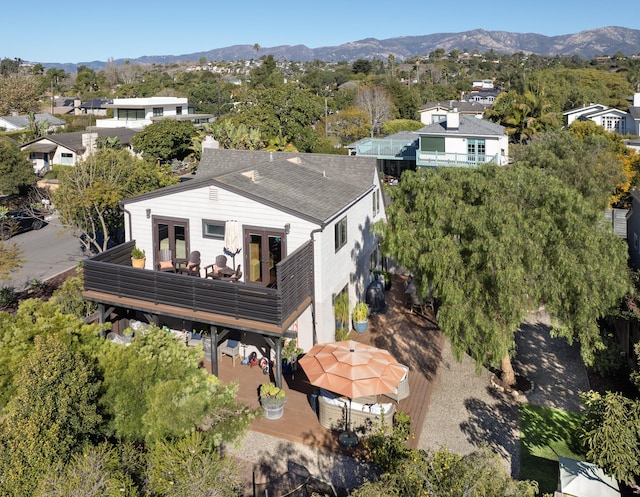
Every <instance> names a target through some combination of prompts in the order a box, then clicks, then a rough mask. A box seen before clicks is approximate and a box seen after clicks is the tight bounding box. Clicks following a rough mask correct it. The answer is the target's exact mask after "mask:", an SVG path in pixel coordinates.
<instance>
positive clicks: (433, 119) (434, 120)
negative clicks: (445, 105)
mask: <svg viewBox="0 0 640 497" xmlns="http://www.w3.org/2000/svg"><path fill="white" fill-rule="evenodd" d="M446 118H447V115H446V114H431V124H434V123H439V122H440V121H444V120H445V119H446Z"/></svg>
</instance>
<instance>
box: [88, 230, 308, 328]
mask: <svg viewBox="0 0 640 497" xmlns="http://www.w3.org/2000/svg"><path fill="white" fill-rule="evenodd" d="M134 245H135V241H131V242H127V243H124V244H122V245H118V246H117V247H114V248H112V249H109V250H107V251H105V252H102V253H100V254H96V255H94V256H93V257H90V258H89V259H87V260H86V261H85V263H84V287H85V290H93V291H97V292H103V293H107V294H110V295H114V296H118V297H129V298H134V299H140V300H144V301H147V302H153V303H155V304H166V305H172V306H177V307H182V308H185V309H190V310H193V311H204V312H211V313H216V314H222V315H226V316H232V317H235V318H237V319H252V320H256V321H259V322H263V323H269V324H274V325H277V326H282V325H283V323H284V322H285V321H286V320H287V318H289V317H290V316H291V314H292V313H293V312H294V311H295V310H296V309H297V308H298V307H299V306H300V305H301V304H302V303H303V302H304V300H305V299H307V298H308V297H310V296H311V295H312V291H313V247H312V244H311V242H307V243H306V244H305V245H303V246H301V247H300V248H298V249H297V250H296V251H295V252H293V253H292V254H291V255H290V256H289V257H287V258H286V259H283V260H282V261H281V262H280V263H279V264H277V265H276V275H277V288H266V287H263V286H259V285H253V284H245V283H240V282H228V281H219V280H213V279H209V278H197V277H193V276H187V275H182V274H176V273H168V272H162V271H153V270H149V269H138V268H133V267H131V249H132V248H133V246H134Z"/></svg>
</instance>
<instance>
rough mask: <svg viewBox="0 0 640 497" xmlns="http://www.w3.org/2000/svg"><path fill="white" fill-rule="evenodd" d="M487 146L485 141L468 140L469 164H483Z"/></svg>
mask: <svg viewBox="0 0 640 497" xmlns="http://www.w3.org/2000/svg"><path fill="white" fill-rule="evenodd" d="M485 151H486V145H485V142H484V140H474V139H472V138H469V139H468V140H467V162H469V163H472V164H483V163H484V162H485V160H486V158H485Z"/></svg>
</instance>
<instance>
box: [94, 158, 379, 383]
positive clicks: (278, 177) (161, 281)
mask: <svg viewBox="0 0 640 497" xmlns="http://www.w3.org/2000/svg"><path fill="white" fill-rule="evenodd" d="M121 208H122V211H123V212H124V216H125V232H126V239H127V242H126V243H125V244H124V245H120V246H117V247H114V248H113V249H110V250H108V251H106V252H103V253H101V254H97V255H95V256H94V257H92V258H89V259H88V260H87V261H85V265H84V274H85V291H84V293H83V295H84V297H85V298H86V299H88V300H91V301H94V302H96V303H98V304H99V309H100V316H101V318H100V319H101V320H103V321H106V320H110V321H112V322H114V323H119V322H121V321H123V320H124V319H126V318H127V316H131V315H132V314H131V313H135V312H137V313H142V315H143V316H144V319H146V320H148V321H149V322H156V323H158V324H162V323H170V322H171V320H174V321H177V322H178V324H177V326H178V327H185V328H186V329H192V330H205V331H208V332H210V336H211V337H212V344H215V347H218V345H219V344H220V343H221V342H222V341H223V340H224V339H225V337H227V336H234V337H236V339H239V340H241V342H242V343H243V344H244V345H245V346H247V347H249V348H253V349H254V350H257V351H258V353H259V354H262V355H266V356H268V357H269V356H271V357H272V358H273V357H275V361H274V365H275V367H276V368H277V371H276V380H277V381H280V382H281V377H279V374H280V373H279V367H280V361H279V359H280V354H281V342H280V338H281V337H292V338H294V339H296V340H297V341H298V345H299V346H300V347H302V348H303V349H305V350H307V349H309V348H310V347H311V346H312V345H314V344H316V343H320V342H328V341H333V340H334V338H335V331H336V319H335V316H334V309H333V302H334V299H335V297H336V296H337V295H338V294H340V293H342V292H346V293H347V294H348V295H349V298H350V301H351V303H352V304H355V302H356V301H358V300H365V293H366V289H367V287H368V285H369V283H370V280H371V279H372V269H374V268H375V267H376V266H378V264H379V263H380V255H379V253H378V248H377V247H378V239H377V237H376V235H375V234H373V233H372V230H371V227H372V224H373V223H375V222H377V221H380V220H383V219H384V218H385V210H384V205H383V202H382V195H381V191H380V180H379V177H378V172H377V169H376V159H375V158H372V157H349V156H341V155H323V154H301V153H285V152H264V151H248V150H220V149H213V148H204V149H203V152H202V159H201V162H200V164H199V167H198V170H197V173H196V175H195V177H194V178H193V179H190V180H186V181H183V182H182V183H179V184H177V185H172V186H170V187H167V188H163V189H159V190H156V191H153V192H149V193H146V194H144V195H140V196H137V197H134V198H129V199H125V200H123V201H122V202H121ZM231 221H234V223H230V222H231ZM231 224H233V225H235V226H238V225H239V226H240V233H241V237H240V238H241V250H240V251H239V253H237V255H235V256H234V255H233V254H232V253H227V258H228V263H227V264H228V265H230V266H233V267H234V268H237V266H240V267H241V272H242V277H241V278H240V281H238V282H231V281H221V280H219V279H211V278H203V277H200V278H197V277H193V276H186V275H183V274H174V273H173V272H163V271H156V270H154V269H156V268H158V266H157V263H158V261H159V258H160V251H161V250H163V253H164V252H166V249H168V250H170V251H171V254H172V255H173V261H174V263H180V262H184V261H186V260H187V258H188V257H189V255H190V253H191V252H193V251H198V252H200V257H201V266H202V267H206V266H208V265H211V264H214V263H217V258H218V256H220V255H224V254H225V231H226V230H227V229H228V227H229V226H230V225H231ZM134 243H135V246H136V247H139V248H140V249H142V250H144V251H145V254H146V256H147V264H146V269H136V268H132V267H131V262H130V252H131V249H132V247H133V244H134ZM174 326H176V325H174ZM213 346H214V345H212V347H213ZM214 350H215V349H214ZM247 352H248V351H247ZM211 362H212V370H213V371H214V373H215V372H217V354H215V353H212V354H211Z"/></svg>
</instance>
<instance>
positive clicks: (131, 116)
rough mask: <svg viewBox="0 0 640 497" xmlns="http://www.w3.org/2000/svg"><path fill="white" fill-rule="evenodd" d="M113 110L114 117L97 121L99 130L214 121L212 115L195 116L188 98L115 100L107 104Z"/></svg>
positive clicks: (138, 128)
mask: <svg viewBox="0 0 640 497" xmlns="http://www.w3.org/2000/svg"><path fill="white" fill-rule="evenodd" d="M105 107H106V108H107V109H113V117H112V118H108V119H97V120H96V127H98V128H131V129H137V130H140V129H142V128H144V127H145V126H148V125H149V124H151V123H152V122H154V121H159V120H162V119H176V120H184V121H192V122H193V123H194V124H202V123H205V122H211V121H213V118H214V116H213V115H211V114H195V113H194V112H193V109H192V108H190V107H189V101H188V99H186V98H179V97H148V98H114V99H113V103H111V104H106V105H105Z"/></svg>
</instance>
